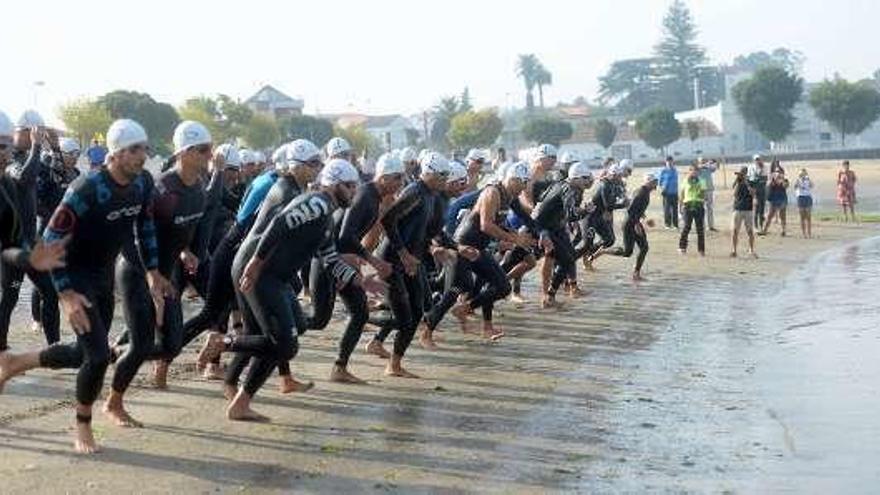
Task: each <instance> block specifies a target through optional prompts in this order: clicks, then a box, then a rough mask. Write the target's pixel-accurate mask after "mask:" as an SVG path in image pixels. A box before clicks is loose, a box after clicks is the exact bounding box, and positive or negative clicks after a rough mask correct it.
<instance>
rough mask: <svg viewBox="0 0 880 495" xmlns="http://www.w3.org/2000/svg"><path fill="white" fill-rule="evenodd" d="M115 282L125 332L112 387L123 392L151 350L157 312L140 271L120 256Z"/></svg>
mask: <svg viewBox="0 0 880 495" xmlns="http://www.w3.org/2000/svg"><path fill="white" fill-rule="evenodd" d="M116 283H117V284H118V286H119V292H120V295H121V296H122V314H123V316H124V317H125V323H126V327H127V329H128V331H127V332H126V335H127V336H128V338H127V339H122V338H120V340H119V341H118V342H117V344H119V343H120V342H122V341H123V340H127V341H128V346H127V347H126V349H125V352H123V353H122V355H121V356H119V358H118V359H117V360H116V367H115V370H114V372H113V383H112V387H113V390H115V391H116V392H120V393H121V392H125V390H126V389H128V386H129V385H130V384H131V381H132V380H133V379H134V377H135V375H137V372H138V369H140V367H141V365H142V364H143V363H144V361H146V360H147V358H148V357H149V356H150V354H151V353H152V352H153V346H154V340H155V330H154V329H155V324H156V314H155V308H154V307H153V301H152V298H151V297H150V291H149V288H148V287H147V281H146V279H145V275H144V273H143V271H142V270H140V269H139V268H138V267H135V266H132V264H131V263H129V262H128V261H127V260H125V258H122V257H120V258H119V261H117V263H116Z"/></svg>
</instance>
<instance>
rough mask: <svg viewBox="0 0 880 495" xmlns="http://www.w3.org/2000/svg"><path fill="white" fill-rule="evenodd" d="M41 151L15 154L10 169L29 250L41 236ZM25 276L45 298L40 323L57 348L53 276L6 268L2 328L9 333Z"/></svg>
mask: <svg viewBox="0 0 880 495" xmlns="http://www.w3.org/2000/svg"><path fill="white" fill-rule="evenodd" d="M41 149H42V147H41V146H40V145H39V144H37V143H34V144H33V145H32V146H31V149H30V152H29V153H27V152H23V151H19V152H16V153H14V155H13V156H14V159H15V162H14V163H13V164H11V165H9V166H7V169H6V175H7V176H8V177H9V178H10V179H11V182H12V184H14V185H15V189H16V195H17V204H18V216H19V219H20V220H21V242H22V245H23V246H24V247H26V248H27V247H30V246H32V245H33V243H34V241H35V240H36V235H37V234H36V229H37V177H38V176H39V174H40V171H41V170H42V169H43V162H42V159H41V156H40V154H41ZM25 274H27V276H28V278H29V279H30V280H31V282H32V283H33V285H34V288H35V290H36V291H37V292H39V293H40V294H41V295H42V301H43V302H44V304H41V305H40V318H39V321H40V322H41V323H42V326H43V333H44V334H45V336H46V343H48V344H54V343H55V342H58V341H59V340H60V338H61V333H60V317H59V312H58V297H57V294H56V293H55V290H54V289H53V287H52V280H51V278H50V277H49V274H48V273H45V272H37V271H35V270H31V269H22V268H20V267H17V266H15V265H8V264H3V266H2V271H0V286H2V291H3V293H2V295H0V328H2V329H4V330H3V331H4V332H8V329H9V322H10V319H11V317H12V311H13V310H14V309H15V305H16V304H18V295H19V292H20V291H21V283H22V281H23V280H24V276H25Z"/></svg>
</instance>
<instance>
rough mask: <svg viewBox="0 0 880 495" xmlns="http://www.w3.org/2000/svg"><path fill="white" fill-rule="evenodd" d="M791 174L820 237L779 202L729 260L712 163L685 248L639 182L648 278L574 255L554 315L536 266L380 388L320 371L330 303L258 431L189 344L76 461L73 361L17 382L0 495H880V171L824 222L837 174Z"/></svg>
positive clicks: (19, 332)
mask: <svg viewBox="0 0 880 495" xmlns="http://www.w3.org/2000/svg"><path fill="white" fill-rule="evenodd" d="M783 165H784V166H785V167H786V170H787V171H788V172H789V175H790V176H792V180H793V177H794V176H795V174H796V171H797V170H799V169H800V168H801V167H802V166H806V167H807V168H808V170H809V171H810V174H811V176H812V177H813V179H814V180H815V181H816V182H817V186H816V194H817V195H818V197H817V205H816V208H815V211H814V227H813V231H814V235H815V238H813V239H802V238H801V237H800V228H799V225H798V219H797V211H796V208H794V207H793V206H790V207H789V210H788V223H789V225H788V229H787V230H788V236H786V237H781V236H780V235H779V228H778V226H774V227H773V228H772V229H771V233H770V235H768V236H767V237H762V238H759V239H758V245H757V251H758V253H759V255H760V258H759V259H757V260H755V259H748V258H745V257H740V258H736V259H732V258H730V257H729V256H728V253H729V250H730V246H729V243H730V232H729V225H730V209H731V203H732V201H731V196H730V191H729V185H730V184H731V183H732V172H733V170H734V168H735V167H734V166H733V165H728V166H727V168H726V169H725V170H723V171H721V172H719V174H718V175H717V176H716V179H715V183H716V187H717V188H718V191H717V195H716V201H715V203H716V217H717V226H718V228H719V229H720V232H718V233H710V234H709V235H708V238H707V246H708V247H707V253H708V255H707V256H706V257H705V258H700V257H699V256H697V254H696V250H695V249H692V250H691V251H690V252H689V253H688V254H687V255H686V256H682V255H680V254H679V253H678V251H677V249H676V248H677V241H678V236H677V232H676V231H670V230H664V229H663V228H662V214H661V211H660V206H661V198H660V196H659V194H658V193H655V194H654V195H653V196H652V199H651V202H652V204H651V207H650V209H649V214H650V215H649V216H651V217H653V218H654V219H655V220H656V221H657V224H658V227H656V228H654V229H650V230H649V233H648V236H649V241H650V244H651V250H650V254H649V255H648V258H647V262H646V267H645V270H644V275H645V276H646V277H647V278H648V280H647V281H646V282H643V283H640V284H634V283H633V282H631V281H630V279H629V276H630V271H631V268H632V263H633V262H634V260H626V259H620V258H615V257H603V258H601V259H599V260H598V261H597V263H596V271H595V272H586V271H584V270H583V267H579V277H580V285H581V287H582V288H583V289H586V290H588V291H590V293H589V294H588V295H587V296H586V297H584V298H582V299H578V300H570V299H568V298H566V297H563V298H562V299H563V301H564V302H565V305H564V307H563V308H562V309H561V310H559V311H546V310H541V309H540V307H539V305H538V304H537V301H538V294H537V293H536V288H535V285H534V283H535V280H534V277H535V275H534V274H533V275H530V276H529V278H528V280H527V284H526V286H525V288H524V291H525V292H526V294H527V295H528V296H530V301H531V302H529V303H527V304H525V305H523V306H521V307H514V306H513V305H512V304H511V303H508V302H505V303H502V304H501V305H500V306H499V311H500V313H501V314H500V315H499V316H498V322H499V323H501V325H503V327H504V329H505V331H506V332H507V336H506V337H505V338H504V339H502V341H500V342H498V343H492V344H489V343H485V342H483V341H481V340H479V339H476V338H473V337H471V336H463V335H462V334H461V333H460V332H459V331H458V330H457V328H456V326H455V325H453V324H452V322H451V321H447V322H444V324H443V326H442V327H441V328H442V330H443V331H442V336H443V339H444V340H443V342H442V343H441V349H440V350H439V351H436V352H428V351H425V350H423V349H421V348H419V347H418V345H417V344H416V345H414V346H413V348H412V350H411V351H410V353H409V354H408V356H409V362H410V366H411V368H412V371H414V372H416V373H418V374H420V375H421V376H423V377H424V378H423V379H422V380H406V379H395V378H387V377H384V376H383V375H382V370H383V368H384V362H383V361H381V360H379V359H378V358H375V357H372V356H366V355H365V354H364V353H363V352H361V349H360V348H359V350H358V352H356V353H355V355H354V356H353V361H352V371H353V372H354V373H355V374H356V375H358V376H360V377H362V378H365V379H367V380H369V384H368V385H363V386H356V385H340V384H335V383H330V382H328V381H327V376H328V373H329V371H330V368H331V365H332V363H333V360H334V357H335V349H336V344H337V339H338V337H339V335H340V332H341V323H342V321H343V320H342V318H343V317H344V314H343V313H342V312H341V305H339V308H338V309H337V313H336V318H335V319H334V322H333V323H332V324H331V326H330V327H329V328H328V329H326V330H324V331H316V332H309V333H307V334H306V335H305V336H304V337H303V338H302V339H301V340H300V349H301V350H300V353H299V355H298V356H297V358H296V359H295V360H294V361H293V363H292V369H293V372H294V375H295V376H297V377H299V378H303V379H309V380H314V381H315V382H316V387H315V389H314V390H313V391H310V392H308V393H306V394H292V395H281V394H279V393H278V392H277V391H276V390H277V387H276V382H275V381H274V378H273V380H272V381H270V383H269V384H268V385H267V386H266V387H265V388H264V390H263V391H262V392H261V393H260V394H259V395H258V396H257V398H256V401H255V405H254V407H255V409H256V410H258V411H259V412H261V413H263V414H266V415H268V416H270V417H271V418H272V419H273V421H272V422H271V423H269V424H247V423H233V422H229V421H227V420H226V419H225V417H224V414H223V410H224V405H225V401H224V399H223V397H222V394H221V385H220V382H208V381H204V380H203V379H201V377H200V376H199V375H198V374H197V373H196V372H195V366H194V356H195V352H196V351H197V350H198V347H197V346H190V347H189V348H187V349H186V351H185V356H183V357H182V359H181V360H180V362H179V363H177V364H176V365H175V367H174V369H173V379H172V380H171V382H170V387H169V389H168V390H167V391H157V390H153V389H151V388H150V387H149V386H148V384H147V382H146V380H144V378H145V377H146V375H147V373H148V372H149V366H145V367H144V368H143V369H142V370H141V374H140V375H139V377H140V379H139V380H138V382H137V384H136V386H135V387H134V388H133V390H132V392H131V394H130V401H129V410H130V412H131V413H132V414H133V415H134V416H135V417H137V418H138V419H140V420H141V421H143V422H144V423H145V424H146V426H145V428H143V429H120V428H116V427H113V426H111V425H110V424H109V423H108V422H107V421H106V420H105V419H104V418H103V417H101V416H100V415H96V419H95V429H96V432H97V434H98V440H99V442H100V443H101V445H102V446H103V447H104V451H103V452H102V453H100V454H98V455H95V456H92V457H81V456H77V455H74V454H73V453H72V449H71V435H70V432H71V427H72V422H73V413H72V411H71V408H70V405H71V400H72V397H73V378H74V375H75V374H74V372H72V371H63V372H58V371H51V370H37V371H33V372H29V373H28V374H27V376H25V377H20V378H18V379H15V380H13V381H11V382H10V383H9V384H7V386H6V389H5V391H4V393H3V395H0V456H2V459H3V462H2V463H0V476H2V479H3V483H2V486H0V492H2V493H23V492H33V493H65V492H66V493H86V492H88V493H283V492H295V493H313V492H323V493H362V492H368V493H398V492H399V493H423V492H424V493H428V492H430V493H473V492H492V493H558V492H589V493H595V492H601V493H607V492H646V491H647V492H654V491H675V492H681V491H684V492H715V493H717V492H728V493H755V492H767V491H784V490H790V491H794V492H803V491H811V492H812V491H825V492H827V491H833V492H846V493H858V492H866V493H867V492H870V491H873V490H872V489H876V482H877V481H880V468H877V466H880V462H878V461H880V450H878V448H877V447H876V445H875V444H876V442H873V440H872V439H874V438H877V436H878V434H880V423H878V420H877V418H878V417H880V415H878V414H880V398H878V395H877V393H876V391H875V390H872V389H871V386H872V385H876V383H877V380H878V378H880V366H878V365H877V364H874V361H876V351H878V350H880V341H878V338H877V337H876V336H875V335H873V334H872V332H873V331H875V330H876V329H875V328H872V326H871V325H870V324H869V323H868V322H874V323H876V321H877V320H876V318H877V315H878V314H880V303H878V302H877V301H876V297H875V294H876V293H877V292H876V290H875V289H876V288H877V287H878V282H877V281H876V279H877V274H878V264H877V263H876V261H875V260H876V259H878V256H876V254H877V253H878V251H880V247H878V246H880V243H878V241H877V240H876V239H874V240H870V239H871V238H876V237H877V236H880V228H878V227H880V223H874V222H873V221H875V220H877V218H878V217H877V214H878V213H880V167H878V165H880V163H878V162H873V163H872V162H853V169H854V170H855V172H856V174H857V175H858V178H859V182H858V186H857V189H858V194H859V198H860V200H859V201H860V202H859V205H858V210H859V213H864V214H865V217H864V220H865V221H863V222H861V223H859V224H843V223H841V222H840V221H839V220H838V219H837V216H838V215H839V213H838V207H837V204H836V201H835V199H834V198H835V186H834V184H835V180H836V170H837V165H836V164H834V163H809V164H804V163H797V162H792V163H783ZM642 172H643V171H642V170H640V169H637V170H636V173H635V175H634V176H633V178H632V179H631V180H630V190H632V189H633V187H634V185H636V184H639V183H640V182H641V174H642ZM722 174H724V175H726V176H727V178H726V184H727V186H728V188H724V184H725V182H724V178H723V176H722ZM789 194H790V198H792V199H790V204H792V205H793V204H794V200H793V192H792V191H790V192H789ZM618 232H619V230H618ZM745 241H746V239H745V238H742V239H741V241H740V242H741V249H742V252H745ZM691 242H692V243H694V244H695V242H696V234H695V233H693V234H692V240H691ZM195 309H197V305H196V304H195V303H193V304H190V305H189V306H188V307H187V311H189V312H191V311H194V310H195ZM116 313H117V321H116V323H117V324H116V325H115V328H114V330H115V332H118V329H119V328H121V325H122V320H121V314H120V313H121V312H120V310H119V308H117V311H116ZM29 314H30V309H29V304H28V298H27V296H26V295H24V293H23V296H22V302H21V303H20V305H19V307H18V308H17V310H16V316H15V321H16V322H17V325H16V326H15V327H14V328H13V329H11V331H10V337H9V341H10V345H11V347H12V348H13V349H14V350H21V349H26V348H31V347H35V346H38V345H40V343H41V336H40V335H37V334H35V333H33V332H32V331H31V329H30V320H29ZM833 314H838V315H841V316H839V317H832V316H831V315H833ZM874 326H875V325H874ZM789 327H790V328H789ZM817 329H822V331H818V330H817ZM71 335H72V334H71V333H70V332H69V331H68V330H65V331H64V338H70V337H71ZM366 338H367V337H364V338H362V340H361V342H362V343H364V342H366ZM108 375H109V373H108ZM872 482H873V483H872Z"/></svg>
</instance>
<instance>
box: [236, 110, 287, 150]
mask: <svg viewBox="0 0 880 495" xmlns="http://www.w3.org/2000/svg"><path fill="white" fill-rule="evenodd" d="M280 136H281V133H280V131H279V130H278V125H277V124H276V123H275V119H272V118H269V117H266V116H265V115H252V116H251V119H250V122H248V124H247V126H245V127H244V128H243V129H242V134H241V137H242V138H243V139H244V142H245V143H247V145H248V146H250V147H251V148H253V149H256V150H264V149H267V148H271V147H273V146H275V145H276V144H278V141H279V138H280Z"/></svg>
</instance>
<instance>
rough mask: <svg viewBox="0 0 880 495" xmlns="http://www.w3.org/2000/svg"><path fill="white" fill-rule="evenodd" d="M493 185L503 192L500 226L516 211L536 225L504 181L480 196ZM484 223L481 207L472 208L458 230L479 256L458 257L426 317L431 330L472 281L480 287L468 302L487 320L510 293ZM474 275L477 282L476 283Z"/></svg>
mask: <svg viewBox="0 0 880 495" xmlns="http://www.w3.org/2000/svg"><path fill="white" fill-rule="evenodd" d="M489 188H493V189H495V190H497V191H498V194H499V203H498V211H497V212H496V214H495V224H496V225H498V226H499V227H501V226H502V225H504V222H505V219H506V218H507V215H508V211H512V212H513V213H514V214H515V215H517V217H519V218H520V219H521V220H522V221H523V222H524V224H525V225H526V226H531V227H534V222H533V221H532V219H531V218H530V217H529V215H528V214H527V213H526V212H525V210H524V209H523V208H522V203H520V201H519V199H518V198H513V197H510V196H509V195H508V194H507V193H506V191H505V190H504V187H503V186H502V185H501V184H490V185H487V186H486V187H485V188H483V190H482V191H481V193H480V196H482V194H483V193H484V192H485V191H486V190H487V189H489ZM478 203H479V199H477V202H476V203H475V204H474V206H476V205H477V204H478ZM480 222H481V220H480V212H479V210H477V209H475V208H472V209H471V210H470V211H469V212H468V213H467V214H466V215H465V216H464V218H462V219H461V222H460V223H459V225H458V228H457V229H456V231H455V235H454V239H455V241H456V242H457V243H458V244H460V245H462V246H468V247H472V248H475V249H476V250H477V251H479V256H478V257H477V259H476V260H474V261H470V260H468V259H466V258H465V257H464V256H462V255H459V256H458V257H457V259H456V262H455V266H454V269H453V271H452V273H450V274H449V275H448V278H447V286H446V289H445V291H444V292H443V295H442V296H441V298H440V300H439V302H438V303H437V304H436V305H434V307H433V308H431V310H430V311H429V312H428V314H427V315H426V316H425V321H426V323H427V325H428V327H429V328H431V329H434V328H436V326H437V325H438V324H439V323H440V321H441V320H442V319H443V316H444V315H445V314H446V312H447V311H449V308H451V307H452V305H453V304H455V301H456V299H458V296H459V295H460V294H462V293H464V292H466V291H469V289H470V287H468V284H469V283H470V284H474V283H476V284H477V285H478V287H475V289H476V290H475V291H474V292H473V297H472V298H471V300H470V301H469V303H468V304H469V306H470V308H471V309H474V310H475V309H477V308H480V309H481V310H482V313H483V320H484V321H492V310H493V308H494V305H495V302H496V301H498V300H499V299H503V298H505V297H507V295H508V294H509V293H510V283H509V282H508V281H507V274H506V273H505V271H504V270H503V269H502V268H501V265H500V264H499V263H498V261H496V260H495V257H494V256H492V253H491V251H490V250H489V245H490V243H492V242H493V241H494V240H495V239H494V238H492V237H490V236H489V235H488V234H486V233H485V232H483V229H482V225H481V223H480ZM502 228H503V227H502ZM474 277H475V278H476V280H477V282H473V278H474Z"/></svg>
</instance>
